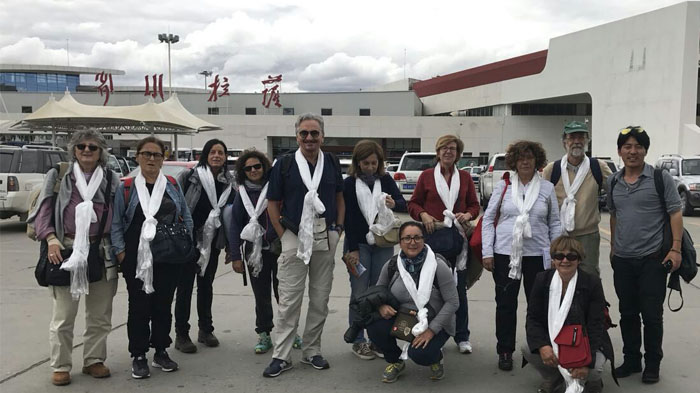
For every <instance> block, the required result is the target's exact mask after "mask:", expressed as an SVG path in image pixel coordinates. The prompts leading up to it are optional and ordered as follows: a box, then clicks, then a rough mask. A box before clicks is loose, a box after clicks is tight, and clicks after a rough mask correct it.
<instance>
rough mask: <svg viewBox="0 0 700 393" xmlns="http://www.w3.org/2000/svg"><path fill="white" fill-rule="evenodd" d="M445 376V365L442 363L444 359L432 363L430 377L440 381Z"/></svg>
mask: <svg viewBox="0 0 700 393" xmlns="http://www.w3.org/2000/svg"><path fill="white" fill-rule="evenodd" d="M444 377H445V366H444V365H443V364H442V360H440V361H439V362H437V363H433V364H431V365H430V379H431V380H433V381H439V380H441V379H442V378H444Z"/></svg>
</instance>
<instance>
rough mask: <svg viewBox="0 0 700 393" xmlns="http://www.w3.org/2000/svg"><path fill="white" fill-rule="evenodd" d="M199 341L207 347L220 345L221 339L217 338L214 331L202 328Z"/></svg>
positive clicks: (198, 337)
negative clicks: (206, 330) (205, 330)
mask: <svg viewBox="0 0 700 393" xmlns="http://www.w3.org/2000/svg"><path fill="white" fill-rule="evenodd" d="M197 341H199V342H200V343H202V344H204V345H206V346H207V347H218V346H219V339H218V338H216V336H215V335H214V333H212V332H204V331H201V330H200V331H199V335H198V336H197Z"/></svg>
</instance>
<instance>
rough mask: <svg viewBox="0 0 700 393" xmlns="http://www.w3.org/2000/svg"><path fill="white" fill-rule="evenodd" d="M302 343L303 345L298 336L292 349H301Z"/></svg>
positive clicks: (295, 337)
mask: <svg viewBox="0 0 700 393" xmlns="http://www.w3.org/2000/svg"><path fill="white" fill-rule="evenodd" d="M301 343H302V341H301V337H299V335H298V334H297V335H295V336H294V344H292V348H294V349H301Z"/></svg>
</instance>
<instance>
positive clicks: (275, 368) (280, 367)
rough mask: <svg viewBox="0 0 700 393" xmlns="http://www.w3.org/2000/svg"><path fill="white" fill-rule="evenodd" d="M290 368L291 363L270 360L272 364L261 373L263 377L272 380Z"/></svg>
mask: <svg viewBox="0 0 700 393" xmlns="http://www.w3.org/2000/svg"><path fill="white" fill-rule="evenodd" d="M291 368H292V362H287V361H284V360H280V359H275V358H272V363H270V365H269V366H267V368H265V371H263V377H268V378H274V377H276V376H278V375H280V374H282V373H283V372H285V371H287V370H291Z"/></svg>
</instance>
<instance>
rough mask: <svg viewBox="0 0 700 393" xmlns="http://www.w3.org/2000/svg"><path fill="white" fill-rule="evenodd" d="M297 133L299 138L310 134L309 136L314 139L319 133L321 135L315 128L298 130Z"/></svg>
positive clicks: (304, 137)
mask: <svg viewBox="0 0 700 393" xmlns="http://www.w3.org/2000/svg"><path fill="white" fill-rule="evenodd" d="M298 134H299V136H301V139H306V137H307V136H309V135H311V138H313V139H316V138H318V137H319V135H321V131H317V130H311V131H306V130H303V131H299V133H298Z"/></svg>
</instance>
